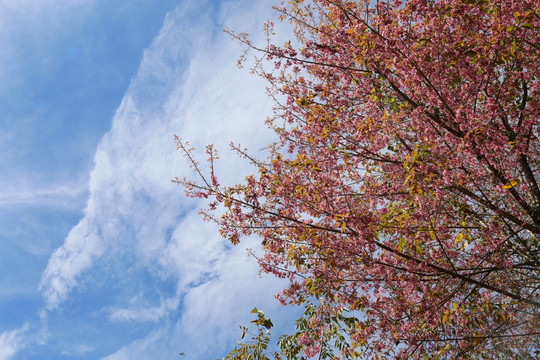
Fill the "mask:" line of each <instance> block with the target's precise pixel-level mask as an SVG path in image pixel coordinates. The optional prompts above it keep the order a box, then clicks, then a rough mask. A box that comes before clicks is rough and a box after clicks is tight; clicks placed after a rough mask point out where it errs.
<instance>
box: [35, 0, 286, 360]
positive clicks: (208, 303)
mask: <svg viewBox="0 0 540 360" xmlns="http://www.w3.org/2000/svg"><path fill="white" fill-rule="evenodd" d="M218 3H219V2H217V3H216V2H214V1H184V2H182V3H181V4H180V5H179V6H178V7H177V8H176V9H175V10H174V11H172V12H170V13H169V14H168V16H167V18H166V20H165V22H164V25H163V28H162V30H161V32H160V34H159V35H158V36H157V37H156V38H155V39H154V41H153V43H152V45H151V46H150V47H149V48H148V49H147V50H146V51H145V52H144V55H143V58H142V61H141V65H140V69H139V72H138V74H137V76H136V77H135V78H134V79H133V81H132V83H131V86H130V88H129V90H128V92H127V93H126V95H125V97H124V99H123V101H122V104H121V106H120V107H119V108H118V110H117V111H116V114H115V115H114V118H113V121H112V127H111V129H110V131H109V132H108V133H107V134H106V135H105V136H104V137H103V138H102V140H101V142H100V144H99V147H98V149H97V152H96V155H95V158H94V162H95V166H94V169H93V170H92V172H91V174H90V182H89V184H90V185H89V198H88V202H87V206H86V208H85V210H84V216H83V217H82V219H81V220H80V222H79V223H78V224H77V225H76V226H75V227H73V228H72V229H71V231H70V232H69V234H68V236H67V237H66V239H65V241H64V243H63V245H62V246H61V247H60V248H58V249H57V250H56V251H55V252H54V254H53V255H52V256H51V257H50V259H49V262H48V265H47V268H46V270H45V271H44V273H43V276H42V279H41V283H40V289H41V291H42V293H43V296H44V298H45V302H46V308H47V309H48V311H49V312H52V311H54V310H55V309H58V308H60V307H62V306H63V304H64V302H66V300H67V299H69V296H70V294H72V293H73V292H74V289H76V288H78V287H81V286H84V287H85V291H90V290H89V289H90V288H91V287H92V284H91V282H88V281H84V279H86V278H85V277H86V276H90V275H91V274H93V273H99V274H104V275H107V272H108V271H109V269H114V274H110V275H111V276H114V278H115V279H116V280H117V282H118V284H119V285H115V286H118V288H121V291H122V294H123V297H122V298H120V299H119V298H118V297H115V298H111V301H110V302H109V303H107V304H106V305H104V307H103V312H104V313H105V314H106V316H107V317H108V319H109V320H110V321H111V322H114V323H134V322H154V323H156V325H155V326H153V327H151V328H150V329H153V330H149V331H148V332H147V333H146V335H145V336H143V337H140V338H138V340H135V341H132V342H131V343H129V344H126V345H125V346H122V347H121V348H120V349H118V350H117V351H116V352H114V353H113V354H111V355H110V356H108V357H107V358H106V359H109V360H111V359H124V358H126V359H127V358H134V357H136V358H139V359H144V358H152V359H156V358H167V357H168V356H170V355H171V354H173V353H174V352H178V351H181V350H185V351H186V352H189V353H190V354H192V355H190V357H189V358H190V359H202V358H205V357H208V356H210V357H212V356H214V355H215V352H216V351H223V349H224V348H225V347H226V345H227V344H228V343H230V342H231V340H232V339H234V338H236V334H235V333H234V332H231V331H230V330H231V329H234V328H236V327H237V325H238V323H239V322H242V323H244V322H245V321H244V320H247V317H248V316H249V309H250V308H251V307H253V306H262V307H265V308H270V309H275V308H277V303H276V302H273V301H272V294H273V293H275V292H276V290H277V289H278V288H279V287H280V282H279V280H276V279H273V278H271V277H264V278H262V279H260V278H258V277H257V264H256V262H255V261H254V259H253V258H248V257H247V256H246V250H245V248H246V247H253V248H255V249H257V241H256V239H250V240H246V242H245V243H244V244H243V245H241V246H240V247H231V246H229V245H228V244H226V243H225V241H224V240H223V239H221V238H219V236H218V235H217V229H216V227H215V226H214V225H213V224H207V223H203V222H202V221H201V219H200V217H199V216H198V215H197V209H198V208H199V207H201V206H204V203H202V202H199V201H195V200H188V199H185V198H184V197H183V196H182V189H180V188H178V187H176V186H174V185H173V184H171V182H170V179H172V178H174V177H175V176H180V177H182V176H184V175H187V176H190V174H191V170H190V169H189V167H188V165H187V164H186V162H185V161H183V159H182V158H181V156H180V154H179V153H178V152H176V151H175V149H174V144H173V142H172V135H173V134H174V133H178V134H179V135H181V136H182V137H183V138H185V139H189V140H190V141H191V143H193V144H195V145H196V146H198V147H199V148H201V147H202V146H204V145H205V144H207V143H215V144H216V146H217V147H218V149H219V150H220V151H221V155H222V156H221V159H220V163H219V166H218V169H219V170H220V171H221V174H222V179H223V180H224V181H226V182H231V181H237V180H240V179H242V177H243V175H244V174H246V173H248V172H249V165H248V164H247V163H246V162H244V161H242V160H239V159H238V158H237V157H236V156H235V155H234V154H230V153H228V151H227V149H228V146H227V144H228V143H229V142H230V141H235V142H240V143H242V144H243V145H245V146H247V147H249V148H250V149H254V150H256V149H258V148H260V147H261V146H264V145H265V144H266V143H267V142H268V140H269V139H270V137H271V136H272V135H271V133H270V131H269V130H268V129H266V128H265V127H264V125H263V121H264V117H265V114H269V113H270V111H271V102H270V101H269V99H268V98H267V97H266V95H265V93H264V83H263V82H262V81H261V80H259V79H257V78H254V77H253V76H251V75H250V74H249V73H248V72H247V71H239V70H238V69H237V68H236V59H237V58H238V56H239V55H240V54H241V52H242V49H241V48H240V47H238V46H236V45H235V43H234V42H232V41H231V40H230V39H229V38H228V37H227V36H226V35H224V34H223V33H222V31H221V29H222V28H224V27H226V26H232V27H236V26H237V27H238V28H239V29H240V30H242V31H244V30H247V31H253V32H255V33H258V32H259V28H260V24H261V23H262V22H263V21H264V20H265V19H266V18H267V17H268V16H270V12H269V11H268V10H269V3H267V2H252V1H248V0H245V1H244V0H242V1H240V0H239V1H225V2H221V3H219V4H218ZM216 19H218V21H216ZM246 19H249V22H248V21H246ZM246 27H247V28H246ZM97 264H99V266H98V265H97ZM100 267H101V269H100ZM141 274H142V275H144V276H139V275H141ZM135 277H137V278H135ZM143 278H146V280H142V279H143ZM103 281H107V279H104V280H103ZM143 281H146V282H144V283H143V284H142V285H141V282H143ZM145 285H146V286H147V288H146V289H145ZM110 286H112V285H110ZM81 291H82V290H81ZM209 336H210V337H211V338H212V341H211V343H210V344H209V340H208V339H209ZM156 349H159V355H157V357H156Z"/></svg>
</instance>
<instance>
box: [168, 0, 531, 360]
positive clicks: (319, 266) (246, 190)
mask: <svg viewBox="0 0 540 360" xmlns="http://www.w3.org/2000/svg"><path fill="white" fill-rule="evenodd" d="M276 10H277V11H278V13H279V14H280V19H281V20H282V21H289V22H291V23H292V24H293V25H294V27H295V34H296V40H295V41H291V42H287V43H285V44H284V45H281V46H278V45H275V44H273V43H272V42H271V33H272V24H271V23H268V24H267V25H266V31H267V32H268V34H269V39H270V41H269V42H268V45H266V46H264V47H258V46H257V45H256V44H253V43H252V42H251V41H250V40H249V38H248V36H247V35H246V34H235V33H232V35H233V36H234V37H236V38H237V39H239V40H240V41H242V42H243V43H244V44H246V45H247V48H248V49H256V50H258V51H259V54H262V55H261V57H260V58H259V61H258V62H257V64H258V65H257V66H256V68H255V69H254V70H255V71H256V72H257V73H258V74H259V75H261V76H263V77H264V78H266V79H267V80H268V83H269V86H270V92H271V94H272V96H274V98H275V99H276V107H275V114H274V116H273V117H272V118H271V119H269V120H268V124H269V126H271V127H272V128H273V129H274V130H275V132H276V134H277V137H278V140H277V141H276V142H275V143H274V144H271V145H270V146H269V147H268V148H267V149H268V156H267V157H265V158H263V159H258V158H256V157H254V156H252V155H250V154H249V153H247V152H246V151H244V150H242V149H241V148H239V147H237V146H234V148H235V149H236V150H237V151H238V152H239V153H240V155H242V156H245V157H247V158H248V159H249V160H250V161H251V162H252V164H253V165H254V169H255V171H254V174H253V175H251V176H248V177H247V178H246V180H245V182H243V183H241V184H237V185H234V186H222V185H220V184H219V182H218V177H217V175H216V174H215V173H214V170H213V163H214V159H215V156H216V155H215V151H214V149H213V148H212V147H209V148H208V150H207V152H208V155H209V158H210V170H209V171H210V174H209V175H205V174H204V170H203V169H202V168H201V166H200V165H199V164H198V163H197V162H196V161H195V160H194V158H193V153H192V150H191V149H189V146H188V145H187V144H186V143H185V142H183V141H181V140H180V139H177V144H178V147H179V148H180V149H182V150H183V151H184V153H185V154H186V155H187V157H188V159H189V160H190V161H191V163H192V165H193V166H194V168H195V170H196V171H197V172H198V173H199V176H200V178H199V180H197V181H191V180H188V179H184V180H178V179H177V180H176V181H177V182H179V183H181V184H183V185H184V186H185V188H186V192H187V194H188V195H190V196H195V197H204V198H210V206H209V209H208V211H205V212H204V215H205V217H206V218H207V219H213V220H215V221H217V222H218V223H219V224H220V226H221V234H222V235H223V236H224V237H226V238H228V239H229V240H230V241H231V242H232V243H233V244H237V243H239V242H240V241H241V238H242V237H243V236H254V235H256V236H258V237H260V239H261V241H262V246H263V249H264V250H263V253H262V254H258V255H256V256H257V258H258V261H259V263H260V266H261V270H262V271H264V272H269V273H272V274H274V275H276V276H278V277H282V278H287V279H289V280H290V283H289V286H288V287H287V288H285V289H283V291H282V292H281V293H280V294H279V295H278V298H279V299H280V301H281V302H282V303H283V304H303V305H304V306H306V304H310V305H309V308H310V309H313V307H315V310H313V311H311V312H309V316H308V317H304V318H303V319H304V320H305V321H307V324H308V325H307V326H304V328H299V331H298V333H297V334H296V337H295V338H294V339H293V340H294V341H293V340H291V338H289V340H291V341H289V343H287V342H282V345H283V344H285V345H284V346H282V352H281V355H279V354H276V356H284V357H285V358H291V359H292V358H297V357H294V356H300V355H298V354H300V353H301V352H303V353H304V355H305V356H306V357H308V358H309V357H313V356H319V355H320V354H321V352H322V351H323V350H324V349H326V348H327V347H328V344H329V339H331V338H333V337H335V336H337V335H336V334H340V335H341V336H342V340H343V341H342V342H341V343H340V345H339V346H338V344H337V343H336V345H332V346H333V350H337V353H336V354H337V355H332V356H337V357H338V358H347V359H349V358H362V359H385V358H400V359H406V358H407V359H409V358H418V359H420V358H429V359H440V358H457V359H460V358H467V359H469V358H486V359H493V358H499V357H500V358H535V354H536V356H538V352H539V351H540V331H539V330H538V329H540V292H539V288H540V188H539V185H538V182H539V181H540V175H539V174H540V156H539V155H540V140H539V136H540V131H539V122H540V81H539V79H538V77H539V76H540V68H539V64H540V3H539V2H538V1H536V0H494V1H487V0H431V1H430V0H410V1H399V0H396V1H368V0H366V1H345V0H312V1H303V0H292V1H289V2H288V3H287V4H281V5H280V6H277V7H276ZM268 63H271V64H272V65H273V66H272V67H271V69H266V68H265V64H268ZM220 206H221V207H223V208H224V209H225V210H224V211H221V210H219V209H221V207H220ZM216 209H218V210H219V211H218V213H215V212H214V210H216ZM314 303H316V304H317V305H313V304H314ZM344 312H348V313H351V314H354V315H355V317H354V321H353V320H350V319H352V317H350V318H347V319H349V320H347V321H346V322H343V321H341V322H340V320H339V319H340V318H339V317H343V313H344ZM336 319H337V320H336ZM337 323H339V324H341V325H340V326H339V327H333V325H332V324H337ZM332 329H333V330H332ZM336 329H338V330H336ZM330 330H332V331H331V332H330V333H329V331H330ZM287 344H289V345H287ZM336 347H337V348H336ZM287 348H288V349H291V348H295V349H300V350H301V352H300V351H296V352H294V354H295V355H287V351H286V350H287ZM327 350H328V349H327ZM333 350H332V351H333ZM325 351H326V350H325ZM332 351H330V350H328V351H327V352H326V353H332ZM535 352H536V353H535ZM326 353H325V354H326ZM289 354H292V353H291V352H289Z"/></svg>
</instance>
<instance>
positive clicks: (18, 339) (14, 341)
mask: <svg viewBox="0 0 540 360" xmlns="http://www.w3.org/2000/svg"><path fill="white" fill-rule="evenodd" d="M27 331H28V325H23V326H22V327H21V328H19V329H15V330H10V331H4V332H3V333H1V334H0V360H8V359H11V358H12V356H13V355H15V354H16V353H17V351H19V350H20V349H21V348H22V347H23V346H24V335H25V333H26V332H27Z"/></svg>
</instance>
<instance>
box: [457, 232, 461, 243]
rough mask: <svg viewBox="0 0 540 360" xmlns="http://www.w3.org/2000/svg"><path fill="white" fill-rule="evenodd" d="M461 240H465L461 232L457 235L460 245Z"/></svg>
mask: <svg viewBox="0 0 540 360" xmlns="http://www.w3.org/2000/svg"><path fill="white" fill-rule="evenodd" d="M461 240H463V233H461V232H460V233H459V234H457V236H456V243H458V244H459V243H460V242H461Z"/></svg>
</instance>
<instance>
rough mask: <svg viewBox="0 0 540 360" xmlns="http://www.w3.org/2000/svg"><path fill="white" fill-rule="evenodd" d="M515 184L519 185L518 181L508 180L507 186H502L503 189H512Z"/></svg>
mask: <svg viewBox="0 0 540 360" xmlns="http://www.w3.org/2000/svg"><path fill="white" fill-rule="evenodd" d="M517 184H519V179H514V180H510V182H509V183H507V184H504V185H503V186H502V188H503V189H511V188H513V187H514V186H516V185H517Z"/></svg>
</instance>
